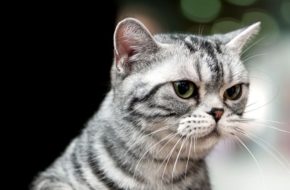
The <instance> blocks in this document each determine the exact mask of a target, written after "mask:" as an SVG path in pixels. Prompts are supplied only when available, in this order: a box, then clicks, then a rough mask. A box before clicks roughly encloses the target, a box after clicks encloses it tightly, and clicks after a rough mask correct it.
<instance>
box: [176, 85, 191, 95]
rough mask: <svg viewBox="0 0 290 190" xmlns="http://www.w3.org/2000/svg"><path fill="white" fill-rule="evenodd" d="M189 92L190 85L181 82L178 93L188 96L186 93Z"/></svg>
mask: <svg viewBox="0 0 290 190" xmlns="http://www.w3.org/2000/svg"><path fill="white" fill-rule="evenodd" d="M188 90H189V85H188V83H187V82H180V83H179V85H178V91H179V93H180V94H182V95H183V94H186V92H187V91H188Z"/></svg>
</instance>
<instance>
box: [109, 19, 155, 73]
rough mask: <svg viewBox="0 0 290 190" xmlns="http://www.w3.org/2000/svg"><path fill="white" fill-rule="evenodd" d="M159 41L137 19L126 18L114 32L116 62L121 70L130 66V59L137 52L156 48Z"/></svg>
mask: <svg viewBox="0 0 290 190" xmlns="http://www.w3.org/2000/svg"><path fill="white" fill-rule="evenodd" d="M156 47H157V43H156V42H155V40H154V39H153V37H152V35H151V33H150V32H149V30H148V29H147V28H146V27H145V26H144V25H143V24H142V23H141V22H140V21H139V20H137V19H134V18H126V19H124V20H122V21H120V22H119V23H118V25H117V27H116V29H115V33H114V53H115V64H116V66H117V69H118V70H119V71H125V72H126V71H127V70H129V68H130V65H128V64H129V63H128V60H129V59H130V57H132V56H133V55H135V54H137V53H141V52H142V50H143V49H144V48H146V50H152V49H154V48H155V49H156Z"/></svg>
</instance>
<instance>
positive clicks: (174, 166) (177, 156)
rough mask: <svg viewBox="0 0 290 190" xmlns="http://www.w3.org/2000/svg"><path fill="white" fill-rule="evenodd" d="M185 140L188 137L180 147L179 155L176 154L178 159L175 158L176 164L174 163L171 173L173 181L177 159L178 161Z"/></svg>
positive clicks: (183, 141)
mask: <svg viewBox="0 0 290 190" xmlns="http://www.w3.org/2000/svg"><path fill="white" fill-rule="evenodd" d="M185 140H186V139H184V140H182V144H181V147H180V149H179V151H178V153H177V156H176V159H175V162H174V165H173V169H172V174H171V177H172V181H173V177H174V170H175V169H176V164H177V161H178V159H179V156H180V153H181V150H182V148H183V145H184V143H185Z"/></svg>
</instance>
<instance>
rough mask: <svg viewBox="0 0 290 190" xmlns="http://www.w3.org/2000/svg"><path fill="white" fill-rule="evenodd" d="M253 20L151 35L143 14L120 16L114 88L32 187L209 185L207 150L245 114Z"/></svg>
mask: <svg viewBox="0 0 290 190" xmlns="http://www.w3.org/2000/svg"><path fill="white" fill-rule="evenodd" d="M250 27H252V28H250ZM250 27H248V28H246V29H242V30H240V31H237V32H234V33H229V34H225V35H215V36H208V37H202V36H195V35H191V34H189V35H187V34H159V35H155V36H154V37H153V36H152V35H151V34H150V32H149V31H148V30H147V29H146V28H145V26H144V25H143V24H141V23H140V22H139V21H137V20H135V19H131V18H129V19H125V20H123V21H121V22H120V23H119V24H118V26H117V28H116V32H115V39H114V46H115V60H114V64H113V66H112V71H111V80H112V88H111V90H110V91H109V92H108V94H107V96H106V98H105V100H104V101H103V103H102V105H101V107H100V110H99V111H98V112H97V113H96V114H95V115H94V117H93V118H92V119H91V121H90V122H89V123H88V125H87V127H86V128H85V129H84V130H83V131H82V133H81V134H80V135H79V136H78V137H77V138H75V139H74V140H73V141H72V143H71V144H70V146H69V147H68V148H67V150H66V151H65V152H64V154H63V155H62V156H61V157H60V158H58V159H57V160H56V161H55V162H54V163H53V164H52V165H51V166H50V167H49V168H48V169H47V170H46V171H44V172H42V173H41V174H40V175H39V176H38V177H37V179H36V180H35V181H34V183H33V187H32V189H33V190H100V189H102V190H109V189H114V190H139V189H142V190H153V189H154V190H166V189H171V190H210V189H211V187H210V180H209V177H208V173H207V167H206V163H205V161H204V158H205V156H206V155H207V154H208V152H209V151H210V150H211V149H212V148H213V146H214V145H215V144H216V143H217V142H218V140H219V139H221V138H222V137H225V136H230V135H231V134H233V133H234V130H233V129H232V128H233V127H232V126H234V125H242V124H240V123H232V122H231V121H237V120H238V119H240V118H241V117H242V113H243V110H244V109H245V105H246V102H247V96H248V93H247V92H248V83H249V81H248V74H247V71H246V70H245V68H244V65H243V64H242V62H241V60H240V57H239V53H240V50H241V49H242V46H244V45H245V43H246V42H247V41H248V39H249V38H251V37H252V36H253V35H254V34H255V33H257V31H258V25H257V24H256V25H255V27H253V25H252V26H250ZM249 28H250V29H251V30H249ZM244 31H246V33H245V32H244ZM240 34H242V36H239V35H240ZM232 40H234V41H233V42H232ZM179 80H189V81H192V82H194V83H195V84H196V86H197V87H198V91H199V92H198V96H197V97H193V98H190V99H181V98H179V97H178V96H177V95H176V94H175V92H174V90H173V87H172V82H173V81H179ZM240 83H243V84H245V85H243V91H244V92H243V95H242V97H241V98H240V99H239V100H236V101H228V100H225V99H223V92H224V91H225V90H226V89H228V88H230V87H231V86H233V85H235V84H240ZM214 107H217V108H223V109H224V110H225V113H224V114H223V116H222V118H221V119H220V121H219V122H218V124H217V123H216V122H215V121H214V119H213V118H212V116H211V115H209V114H208V113H209V111H210V110H211V109H212V108H214ZM241 123H242V122H241ZM239 127H242V126H239ZM214 131H215V132H214ZM193 142H194V148H192V146H193Z"/></svg>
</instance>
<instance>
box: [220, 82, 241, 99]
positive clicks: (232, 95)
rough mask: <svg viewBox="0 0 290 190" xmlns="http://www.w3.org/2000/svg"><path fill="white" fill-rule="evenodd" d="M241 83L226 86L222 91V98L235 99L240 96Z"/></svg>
mask: <svg viewBox="0 0 290 190" xmlns="http://www.w3.org/2000/svg"><path fill="white" fill-rule="evenodd" d="M242 87H243V86H242V84H237V85H235V86H232V87H231V88H228V89H227V90H226V91H225V93H224V98H225V99H228V100H237V99H239V98H240V97H241V96H242Z"/></svg>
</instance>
